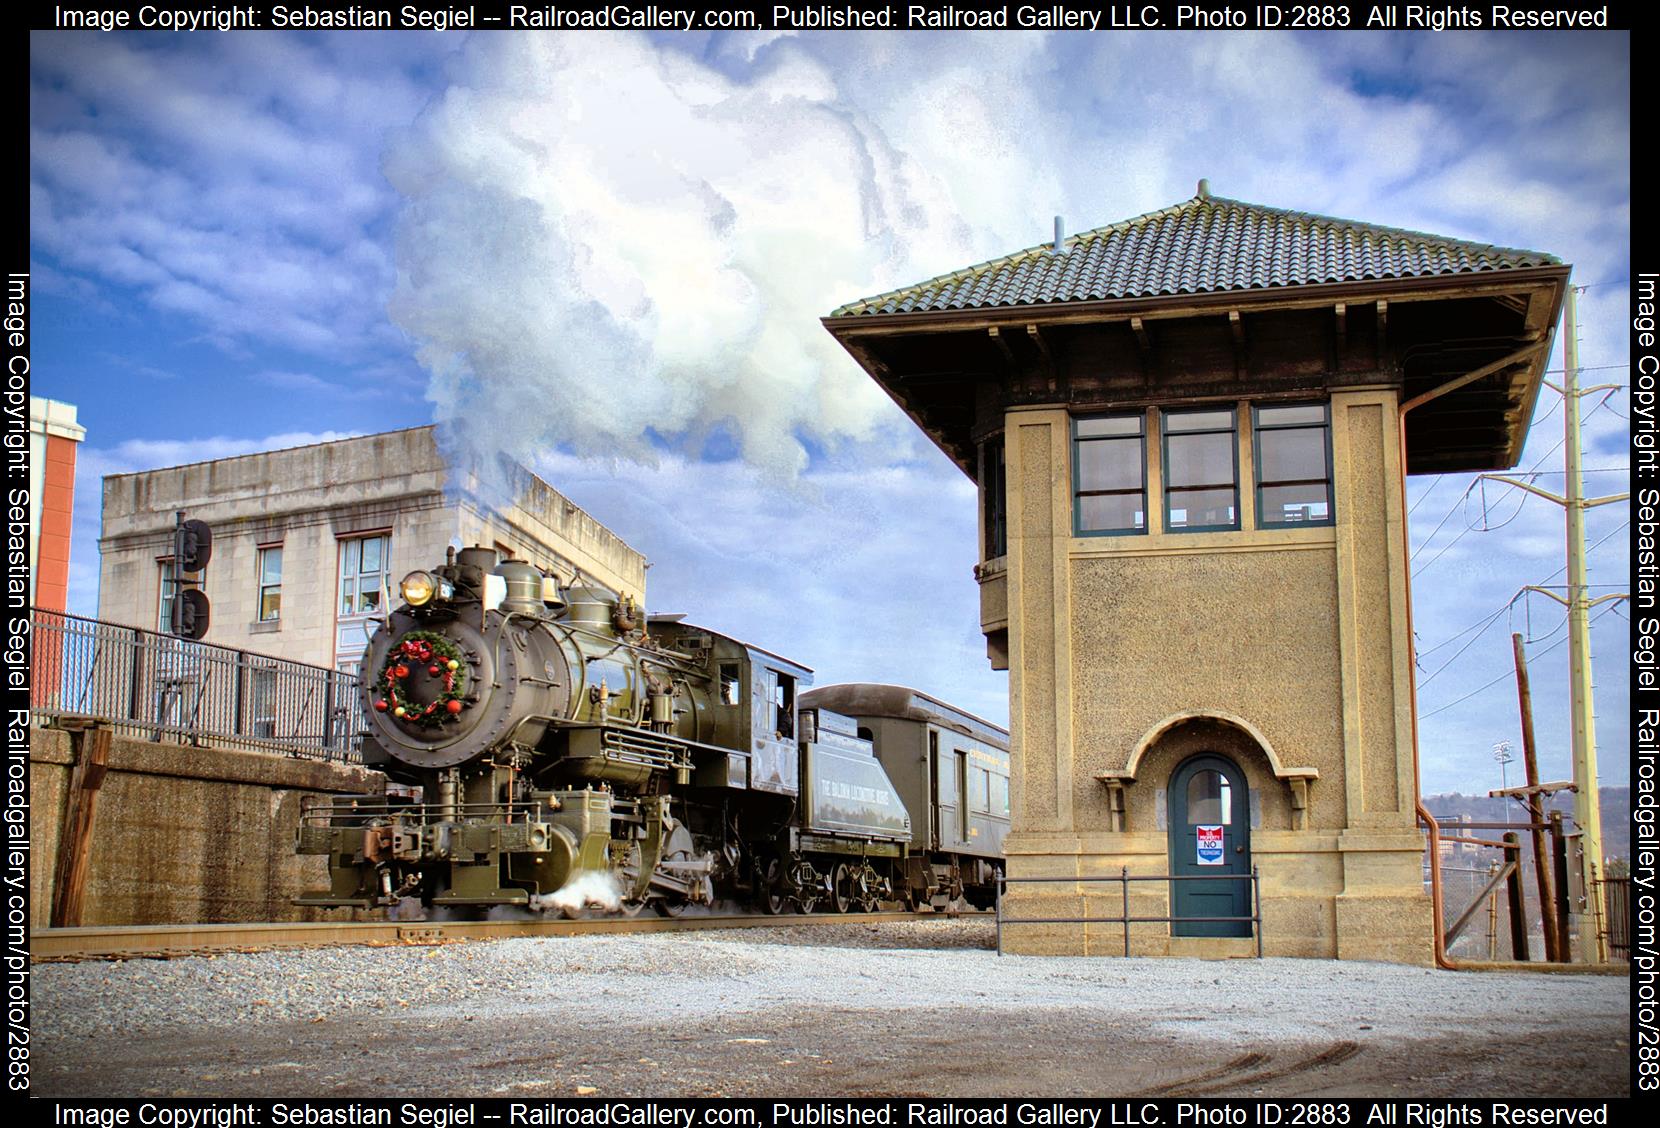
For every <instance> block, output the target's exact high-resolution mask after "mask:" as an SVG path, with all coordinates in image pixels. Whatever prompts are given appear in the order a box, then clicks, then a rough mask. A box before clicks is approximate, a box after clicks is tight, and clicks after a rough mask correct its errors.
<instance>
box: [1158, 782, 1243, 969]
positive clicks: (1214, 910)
mask: <svg viewBox="0 0 1660 1128" xmlns="http://www.w3.org/2000/svg"><path fill="white" fill-rule="evenodd" d="M1250 810H1251V808H1250V800H1249V794H1248V792H1247V791H1246V787H1245V773H1244V772H1242V771H1240V769H1239V765H1238V764H1236V763H1234V762H1233V761H1232V760H1230V759H1228V758H1227V757H1225V756H1220V755H1218V754H1216V753H1215V752H1201V753H1199V754H1198V755H1196V756H1192V757H1190V758H1188V759H1187V760H1184V761H1182V763H1181V765H1180V766H1178V767H1177V768H1176V771H1175V772H1174V773H1173V774H1172V775H1171V777H1170V791H1169V812H1170V872H1171V873H1172V874H1174V875H1176V876H1177V877H1178V878H1181V879H1182V880H1177V881H1172V882H1171V883H1170V915H1171V916H1172V917H1175V918H1176V919H1175V920H1173V921H1171V924H1170V934H1171V935H1172V936H1249V935H1251V922H1250V921H1249V920H1207V919H1201V918H1206V917H1249V916H1250V915H1251V908H1250V905H1251V883H1250V882H1249V881H1241V880H1239V878H1238V877H1237V876H1235V875H1240V874H1249V873H1250V872H1251V816H1250Z"/></svg>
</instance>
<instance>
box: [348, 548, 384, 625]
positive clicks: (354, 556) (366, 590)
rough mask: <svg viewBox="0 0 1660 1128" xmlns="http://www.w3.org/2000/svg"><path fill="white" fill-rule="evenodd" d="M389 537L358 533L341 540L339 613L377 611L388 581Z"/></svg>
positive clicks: (367, 613)
mask: <svg viewBox="0 0 1660 1128" xmlns="http://www.w3.org/2000/svg"><path fill="white" fill-rule="evenodd" d="M391 548H392V538H391V537H388V536H379V537H358V538H356V539H355V540H346V541H341V542H340V614H342V615H369V614H373V613H374V612H376V611H379V610H380V609H381V607H382V606H383V604H384V602H385V597H386V591H387V589H388V587H389V585H390V583H391V567H392V565H391V561H390V556H391Z"/></svg>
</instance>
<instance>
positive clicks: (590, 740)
mask: <svg viewBox="0 0 1660 1128" xmlns="http://www.w3.org/2000/svg"><path fill="white" fill-rule="evenodd" d="M400 590H401V594H402V598H403V603H402V605H401V606H400V607H399V608H398V609H397V610H396V611H394V612H393V613H392V614H391V615H390V616H389V618H388V619H387V622H386V623H385V625H384V626H383V627H382V628H381V630H379V631H378V632H377V633H376V635H375V636H374V638H373V640H372V641H371V643H370V647H369V650H368V652H367V654H365V656H364V659H363V663H362V666H361V667H360V678H359V680H360V684H361V687H362V693H363V695H364V702H363V704H364V708H365V712H366V714H367V716H368V717H369V718H370V732H369V735H368V737H367V738H366V739H365V741H364V760H365V762H366V763H367V764H369V765H370V766H374V767H378V768H380V769H381V770H383V771H384V772H385V773H386V775H387V777H388V779H389V780H391V781H393V782H394V784H395V785H397V786H395V787H393V788H389V789H388V794H386V795H383V796H381V795H376V796H369V795H364V796H338V797H333V798H331V799H329V800H326V801H324V802H321V803H318V804H314V805H311V806H308V807H307V809H306V810H305V812H304V813H303V815H302V819H301V825H300V827H299V833H298V847H297V848H298V850H299V852H300V853H302V854H326V855H327V856H328V858H329V872H330V883H331V887H330V888H329V890H328V891H326V892H321V893H316V894H312V895H309V896H306V897H302V898H300V899H299V903H301V904H307V905H322V906H337V907H342V906H351V907H357V908H374V907H376V906H392V905H396V904H398V903H400V902H402V901H404V900H405V899H406V898H416V899H418V900H420V901H421V902H422V903H424V904H426V905H429V906H433V905H436V906H474V907H487V906H496V905H518V906H524V907H527V908H530V909H536V910H561V911H564V912H566V913H570V914H575V913H578V912H581V911H584V910H591V909H595V908H601V909H606V910H610V911H616V912H622V913H634V912H638V911H640V910H641V909H642V908H644V907H645V906H646V905H651V906H653V908H654V909H656V910H657V911H659V912H661V913H664V914H665V915H674V914H676V913H678V912H681V911H684V910H685V909H686V907H687V906H690V905H708V904H712V903H714V902H715V901H717V900H722V899H729V900H734V901H737V902H739V903H743V904H748V905H754V906H757V907H759V908H761V909H762V910H763V911H767V912H781V911H784V910H785V909H786V908H791V907H793V908H794V909H796V910H798V911H801V912H810V911H812V910H813V909H815V908H817V907H819V906H821V905H823V906H826V907H834V908H835V909H837V910H840V911H844V912H845V911H850V910H851V909H854V908H860V909H867V910H868V909H871V908H874V907H876V905H877V904H878V903H880V902H899V903H903V904H909V905H920V904H936V905H943V904H947V903H949V902H950V901H952V900H953V899H954V898H957V897H967V898H969V899H970V900H973V901H976V902H978V901H982V900H983V897H984V894H985V892H986V891H987V890H989V888H990V886H989V880H990V877H991V875H992V874H993V873H994V872H995V868H996V867H997V866H998V865H1000V862H998V861H997V860H996V859H997V858H998V857H999V855H1000V849H999V848H1000V845H1001V840H1002V834H1003V832H1004V830H1006V827H1007V818H1008V816H1007V781H1008V753H1007V745H1006V743H1005V742H1000V741H999V740H998V739H997V734H998V733H1000V732H1001V730H996V729H994V728H992V727H991V726H987V725H985V724H984V722H975V723H976V724H977V725H978V726H979V728H978V729H973V730H972V731H971V728H970V726H969V725H967V724H965V723H962V721H961V718H967V714H956V717H957V718H958V719H957V721H956V723H955V724H954V727H953V721H952V720H951V719H948V718H947V716H946V713H953V712H955V711H952V710H950V707H949V706H941V707H940V708H941V709H943V710H944V712H940V711H939V710H936V712H937V713H938V715H937V716H935V717H933V719H929V718H928V717H927V716H924V714H926V713H927V712H928V710H927V709H925V708H924V709H921V710H920V711H917V715H916V716H913V717H911V718H910V721H911V723H912V725H913V726H914V725H917V724H921V725H924V726H934V727H935V728H936V730H937V732H936V735H935V736H934V737H933V745H934V749H935V763H934V764H933V765H931V766H930V769H929V772H928V776H927V781H926V782H924V781H923V777H922V773H920V772H916V771H909V770H907V771H906V772H903V773H901V778H902V780H903V787H896V786H895V781H894V779H893V778H890V773H889V771H887V770H885V769H884V764H883V760H882V759H881V758H879V751H880V746H879V745H878V744H877V743H876V740H877V734H876V732H875V730H874V729H873V728H871V727H869V726H871V725H876V726H878V727H884V729H885V728H886V725H885V722H895V723H897V725H898V727H897V728H894V733H895V735H894V736H893V737H892V738H891V739H892V742H893V744H894V746H895V748H896V749H897V748H898V747H899V746H900V745H901V744H904V745H905V749H904V752H903V754H899V753H897V752H896V755H897V756H898V757H899V759H902V760H904V761H905V763H906V765H907V768H908V767H909V765H910V761H911V759H913V758H914V750H913V749H912V748H911V747H910V742H909V741H907V740H905V739H902V734H903V731H904V720H905V718H886V719H885V721H884V719H881V718H876V717H875V715H874V714H872V716H871V717H864V718H862V717H859V716H857V715H855V716H848V715H843V714H841V713H837V712H833V711H831V709H830V708H828V707H819V708H802V707H801V702H800V701H798V696H797V695H798V692H799V691H800V690H802V689H803V688H804V687H805V686H807V685H808V684H809V683H810V681H811V677H812V673H811V671H810V670H809V669H808V668H806V667H804V666H801V665H798V664H797V663H795V662H791V661H789V660H788V659H785V658H782V657H780V656H778V655H776V654H772V653H770V652H768V651H766V650H762V649H760V648H759V647H755V646H750V645H747V644H745V643H743V642H740V641H738V640H736V639H733V638H730V637H727V636H725V635H721V634H718V633H716V632H714V631H710V630H706V629H704V628H701V627H696V626H692V625H690V624H687V623H684V622H682V621H680V617H678V616H655V617H648V616H646V615H645V614H644V612H643V610H642V609H641V608H639V607H637V606H636V605H635V604H634V603H633V602H632V601H631V600H629V599H627V598H621V599H619V598H616V597H614V596H612V595H611V593H609V592H605V591H602V590H600V589H598V588H595V587H592V586H589V585H587V584H582V583H578V584H575V585H572V586H570V587H565V588H561V587H560V586H559V584H558V582H557V581H556V580H555V578H554V577H552V576H544V575H543V574H542V573H541V572H540V571H539V570H538V569H536V568H535V567H534V566H532V565H530V564H527V563H524V562H522V561H514V560H507V561H498V560H497V558H496V554H495V553H494V552H493V551H491V550H489V549H483V548H471V549H466V550H464V551H462V552H461V553H460V554H459V555H457V554H456V553H454V552H453V551H452V552H451V553H450V556H449V559H448V560H447V561H446V562H445V563H444V564H443V565H442V566H440V567H437V568H434V569H433V570H432V571H430V572H427V571H420V572H413V573H411V574H410V575H408V576H406V577H405V578H404V580H403V583H402V584H401V586H400ZM854 688H861V687H854ZM862 688H867V689H875V688H888V689H892V688H893V687H862ZM898 692H903V693H908V692H909V691H898ZM850 700H851V699H850ZM927 700H928V701H932V699H927ZM861 701H863V703H865V704H869V703H870V701H869V695H868V694H867V695H866V698H865V699H861ZM933 704H934V705H935V706H939V705H940V703H938V702H934V703H933ZM890 705H891V703H883V702H878V703H877V708H888V707H889V706H890ZM890 711H891V709H890ZM967 719H968V720H969V721H973V718H967ZM939 732H949V733H950V734H951V736H950V738H949V741H948V743H949V742H950V741H954V742H955V744H953V745H952V747H956V745H962V744H964V743H968V744H971V745H972V746H973V748H974V749H975V755H976V756H977V762H976V766H975V769H974V770H975V771H981V772H989V773H995V775H996V778H998V779H1000V781H1001V783H1000V785H999V784H998V783H994V782H990V779H991V776H990V775H988V776H987V782H986V783H985V784H984V786H983V787H982V786H981V785H980V783H979V782H978V781H979V779H980V776H979V775H973V776H970V775H969V774H968V771H969V769H968V768H966V767H964V768H963V771H962V775H961V777H960V778H961V779H962V781H963V782H962V783H961V786H960V787H959V785H958V783H957V780H958V779H959V776H958V775H957V774H952V773H954V772H956V771H957V767H956V765H957V764H958V761H959V760H961V761H962V763H963V764H964V765H966V764H967V759H966V757H967V756H968V754H969V753H968V750H967V749H961V748H959V749H957V751H949V750H948V751H946V752H945V753H943V759H942V758H941V756H942V753H941V752H940V747H941V745H940V738H939V736H938V735H937V733H939ZM959 753H961V755H959ZM940 764H944V765H945V766H944V767H940V766H939V765H940ZM942 772H944V773H945V775H942V774H941V773H942ZM942 779H943V780H946V786H945V787H944V790H943V791H942V790H941V787H942V785H941V781H942ZM971 787H978V788H980V790H978V791H975V792H973V794H972V795H971V793H970V790H969V789H970V788H971ZM999 795H1001V797H1002V799H1001V806H1000V808H999V809H998V810H993V808H994V807H997V806H998V796H999ZM923 796H926V798H924V797H923ZM942 798H943V807H942V805H941V799H942ZM976 804H977V805H976ZM925 805H926V809H927V814H926V816H925V818H924V820H923V822H922V823H921V824H920V825H913V822H912V819H911V810H913V809H915V810H918V811H919V812H920V811H923V810H924V809H925ZM971 806H975V807H976V814H977V815H978V816H979V819H978V823H977V824H971V819H970V816H969V811H970V807H971ZM942 810H944V811H945V815H944V821H943V822H942V821H941V819H942V814H941V812H942ZM942 827H943V828H944V831H945V834H944V836H943V837H942V833H941V829H942ZM970 830H973V836H972V837H971V836H970V835H969V831H970Z"/></svg>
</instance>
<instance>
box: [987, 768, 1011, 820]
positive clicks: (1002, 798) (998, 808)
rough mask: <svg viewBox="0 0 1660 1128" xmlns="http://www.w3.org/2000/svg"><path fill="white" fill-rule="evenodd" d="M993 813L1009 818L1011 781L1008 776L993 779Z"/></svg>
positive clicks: (993, 777) (997, 776) (995, 776)
mask: <svg viewBox="0 0 1660 1128" xmlns="http://www.w3.org/2000/svg"><path fill="white" fill-rule="evenodd" d="M991 813H992V814H994V815H1002V816H1003V817H1004V818H1008V817H1009V779H1008V777H1007V776H999V775H994V776H992V777H991Z"/></svg>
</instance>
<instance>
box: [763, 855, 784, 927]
mask: <svg viewBox="0 0 1660 1128" xmlns="http://www.w3.org/2000/svg"><path fill="white" fill-rule="evenodd" d="M759 884H760V887H761V890H760V893H761V896H760V901H761V911H762V912H763V913H766V914H767V915H768V916H777V915H778V914H779V913H781V912H783V911H784V908H785V906H787V905H788V904H789V903H790V895H789V891H788V890H787V889H786V888H785V887H784V863H783V862H781V861H779V860H778V859H777V858H773V859H772V860H771V861H769V862H768V863H767V864H766V866H765V867H764V868H762V869H761V870H760V883H759Z"/></svg>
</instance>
